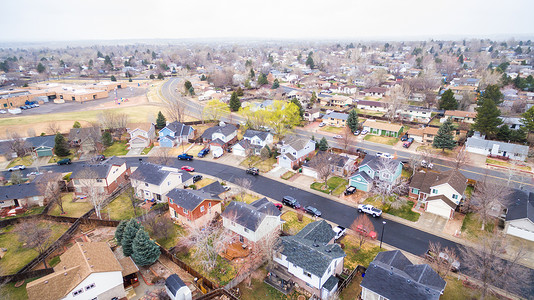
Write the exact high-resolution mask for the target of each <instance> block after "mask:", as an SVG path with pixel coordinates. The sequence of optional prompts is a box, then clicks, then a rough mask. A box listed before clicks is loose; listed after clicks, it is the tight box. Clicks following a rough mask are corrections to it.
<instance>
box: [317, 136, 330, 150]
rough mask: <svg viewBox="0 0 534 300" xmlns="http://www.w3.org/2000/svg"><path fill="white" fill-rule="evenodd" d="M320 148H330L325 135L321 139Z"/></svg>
mask: <svg viewBox="0 0 534 300" xmlns="http://www.w3.org/2000/svg"><path fill="white" fill-rule="evenodd" d="M319 150H321V151H326V150H328V142H327V141H326V138H324V137H323V138H322V139H321V140H320V141H319Z"/></svg>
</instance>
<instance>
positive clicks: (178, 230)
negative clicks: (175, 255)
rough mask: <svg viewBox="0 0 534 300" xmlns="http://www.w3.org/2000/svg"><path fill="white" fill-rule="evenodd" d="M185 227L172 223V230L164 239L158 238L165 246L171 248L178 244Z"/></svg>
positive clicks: (159, 242)
mask: <svg viewBox="0 0 534 300" xmlns="http://www.w3.org/2000/svg"><path fill="white" fill-rule="evenodd" d="M183 232H184V229H183V228H182V227H181V226H180V225H178V224H174V223H173V224H172V230H171V232H170V233H169V234H168V235H167V236H166V237H165V238H163V239H159V240H156V242H158V244H160V245H161V246H162V247H163V248H165V249H169V248H172V247H174V246H176V243H178V239H179V237H180V235H181V234H183Z"/></svg>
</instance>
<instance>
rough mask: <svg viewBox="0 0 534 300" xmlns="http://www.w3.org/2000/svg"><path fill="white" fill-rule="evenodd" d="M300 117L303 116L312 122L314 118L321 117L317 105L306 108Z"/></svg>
mask: <svg viewBox="0 0 534 300" xmlns="http://www.w3.org/2000/svg"><path fill="white" fill-rule="evenodd" d="M302 117H303V118H304V120H306V121H308V122H313V121H315V119H318V118H319V117H321V109H320V108H319V107H314V108H310V109H306V111H304V115H303V116H302Z"/></svg>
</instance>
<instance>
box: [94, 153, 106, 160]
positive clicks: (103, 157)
mask: <svg viewBox="0 0 534 300" xmlns="http://www.w3.org/2000/svg"><path fill="white" fill-rule="evenodd" d="M104 160H106V156H105V155H103V154H100V155H97V156H95V161H104Z"/></svg>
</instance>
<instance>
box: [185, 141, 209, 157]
mask: <svg viewBox="0 0 534 300" xmlns="http://www.w3.org/2000/svg"><path fill="white" fill-rule="evenodd" d="M190 146H191V144H187V145H185V149H187V148H188V147H190ZM204 148H206V145H203V144H196V145H194V146H193V147H191V149H189V150H188V151H187V154H190V155H193V156H194V157H195V158H197V157H198V152H200V150H202V149H204Z"/></svg>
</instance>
